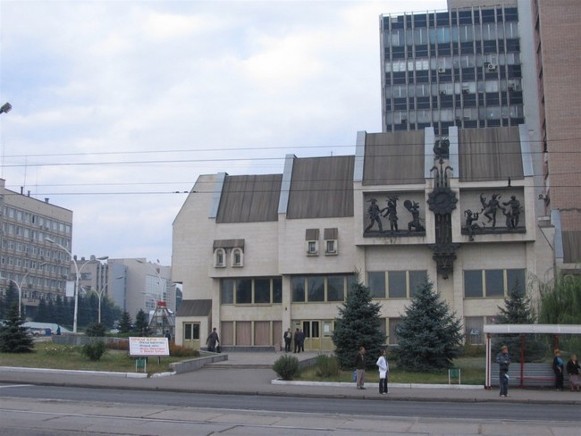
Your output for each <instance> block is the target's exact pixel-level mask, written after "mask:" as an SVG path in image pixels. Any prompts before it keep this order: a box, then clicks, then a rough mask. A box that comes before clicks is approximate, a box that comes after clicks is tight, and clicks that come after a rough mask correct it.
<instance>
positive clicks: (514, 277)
mask: <svg viewBox="0 0 581 436" xmlns="http://www.w3.org/2000/svg"><path fill="white" fill-rule="evenodd" d="M506 278H507V282H508V283H507V284H508V291H509V292H511V291H513V290H515V291H517V292H519V293H520V294H524V293H525V290H526V283H525V270H524V269H507V270H506Z"/></svg>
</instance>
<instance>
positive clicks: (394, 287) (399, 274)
mask: <svg viewBox="0 0 581 436" xmlns="http://www.w3.org/2000/svg"><path fill="white" fill-rule="evenodd" d="M405 276H406V274H405V271H389V273H388V278H389V298H406V297H407V292H406V277H405Z"/></svg>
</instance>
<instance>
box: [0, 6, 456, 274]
mask: <svg viewBox="0 0 581 436" xmlns="http://www.w3.org/2000/svg"><path fill="white" fill-rule="evenodd" d="M445 8H446V1H445V0H408V1H401V0H391V1H354V2H350V1H339V0H337V1H314V0H309V1H277V0H271V1H257V2H251V1H229V2H227V1H218V0H213V1H208V2H205V1H187V0H182V1H165V0H164V1H161V0H160V1H116V0H108V1H66V0H65V1H51V0H42V1H27V0H17V1H11V0H0V104H3V103H4V102H6V101H9V102H10V103H11V104H12V106H13V109H12V111H11V112H9V113H8V114H1V115H0V151H1V156H0V161H1V168H0V171H1V174H0V175H1V177H2V178H4V179H5V180H6V186H7V187H8V189H11V190H13V191H17V192H20V189H21V187H23V189H24V192H25V193H28V192H29V191H30V195H31V196H33V197H35V198H38V199H40V200H44V198H49V199H50V202H51V203H52V204H55V205H58V206H61V207H64V208H67V209H70V210H72V211H73V213H74V215H73V216H74V219H73V250H72V251H73V253H74V254H77V255H78V256H84V257H88V256H90V255H92V254H94V255H96V256H110V257H112V258H119V257H145V258H147V259H148V260H151V261H154V262H155V261H156V259H159V260H160V261H161V263H162V264H165V265H170V264H171V235H172V222H173V220H174V218H175V217H176V215H177V213H178V211H179V209H180V207H181V205H182V204H183V202H184V200H185V198H186V195H187V194H184V193H183V191H188V190H190V189H191V188H192V186H193V184H194V183H195V181H196V179H197V178H198V176H199V175H200V174H214V173H217V172H227V173H228V174H230V175H237V174H280V173H282V171H283V161H284V156H285V155H286V154H287V153H294V154H296V155H297V156H298V157H306V156H329V155H345V154H354V152H355V148H354V144H355V138H356V134H357V131H359V130H366V131H368V132H380V131H381V105H380V95H381V86H380V85H381V82H380V75H379V72H380V65H379V64H380V62H379V56H380V54H379V18H378V17H379V15H380V14H382V13H385V14H388V13H400V12H404V11H408V12H409V11H434V10H443V9H445ZM192 225H195V223H192Z"/></svg>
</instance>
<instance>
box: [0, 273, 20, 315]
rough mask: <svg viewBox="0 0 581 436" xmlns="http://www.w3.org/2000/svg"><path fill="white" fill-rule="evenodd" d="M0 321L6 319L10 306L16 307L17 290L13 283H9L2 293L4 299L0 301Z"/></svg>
mask: <svg viewBox="0 0 581 436" xmlns="http://www.w3.org/2000/svg"><path fill="white" fill-rule="evenodd" d="M0 302H1V303H2V305H1V307H0V319H3V318H8V316H9V313H10V310H11V309H12V306H14V305H17V306H18V288H17V287H16V285H15V284H14V282H12V281H10V282H9V284H8V287H7V288H6V290H5V291H4V297H3V298H2V300H1V301H0Z"/></svg>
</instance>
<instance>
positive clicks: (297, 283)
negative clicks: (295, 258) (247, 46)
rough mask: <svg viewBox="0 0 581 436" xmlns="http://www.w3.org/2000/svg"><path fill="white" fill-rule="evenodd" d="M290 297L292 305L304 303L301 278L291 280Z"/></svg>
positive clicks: (302, 279) (303, 287) (303, 283)
mask: <svg viewBox="0 0 581 436" xmlns="http://www.w3.org/2000/svg"><path fill="white" fill-rule="evenodd" d="M291 295H292V297H293V303H304V302H305V278H304V277H302V276H299V277H292V278H291Z"/></svg>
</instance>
